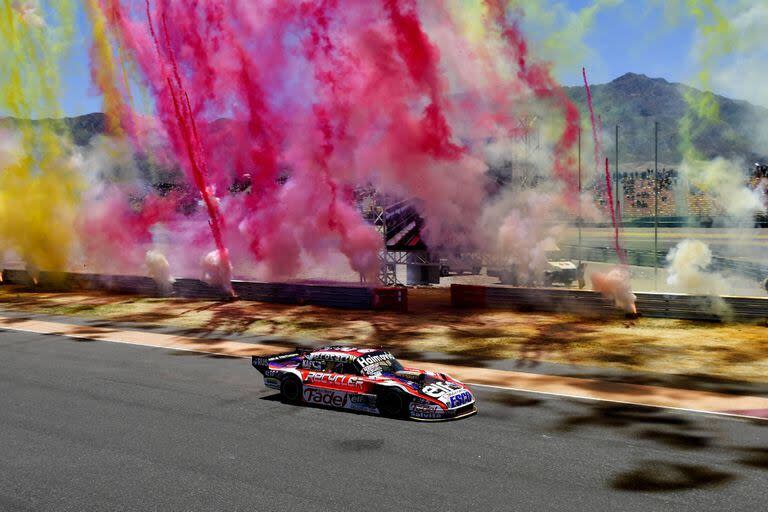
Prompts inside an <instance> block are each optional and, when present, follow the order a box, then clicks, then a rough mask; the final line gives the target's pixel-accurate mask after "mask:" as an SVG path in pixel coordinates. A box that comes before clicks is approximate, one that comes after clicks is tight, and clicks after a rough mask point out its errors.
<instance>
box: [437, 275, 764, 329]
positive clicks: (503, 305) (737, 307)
mask: <svg viewBox="0 0 768 512" xmlns="http://www.w3.org/2000/svg"><path fill="white" fill-rule="evenodd" d="M635 295H636V296H637V302H636V306H637V310H638V312H639V313H640V314H641V315H643V316H647V317H653V318H678V319H686V320H708V321H723V320H739V321H766V320H768V297H733V296H725V297H707V296H701V295H686V294H675V293H636V294H635ZM451 302H452V303H453V305H454V306H456V307H469V308H492V309H515V310H522V311H549V312H569V313H576V314H580V315H588V316H598V317H621V316H624V314H625V313H624V312H623V311H621V310H619V309H617V308H616V307H615V306H614V305H613V302H612V301H610V300H608V299H606V298H605V297H603V296H602V295H600V294H599V293H598V292H594V291H588V290H570V289H558V288H522V287H513V286H503V285H489V286H476V285H461V284H454V285H451Z"/></svg>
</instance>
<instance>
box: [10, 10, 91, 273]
mask: <svg viewBox="0 0 768 512" xmlns="http://www.w3.org/2000/svg"><path fill="white" fill-rule="evenodd" d="M74 23H75V20H74V6H73V3H72V2H69V1H50V2H47V3H46V9H45V10H43V9H42V7H41V6H40V5H39V3H38V2H36V1H23V2H21V1H12V0H0V111H2V112H3V114H10V115H11V116H12V117H15V118H17V119H18V120H19V121H18V123H17V126H16V127H12V128H11V129H10V130H6V131H4V132H2V133H1V134H0V137H5V138H6V140H5V141H4V142H5V143H6V145H8V144H9V143H10V144H11V146H12V147H11V149H10V150H9V151H7V152H6V153H7V154H6V156H5V158H3V159H2V161H0V176H2V186H0V248H2V249H10V250H12V251H14V252H16V253H17V254H18V255H19V256H20V257H22V258H23V259H24V260H25V262H26V263H27V265H29V266H30V267H32V268H39V269H44V270H45V269H53V270H55V269H62V268H64V267H65V266H66V264H67V260H68V256H69V252H70V250H71V246H72V242H73V240H74V231H73V224H74V219H75V214H76V208H77V205H78V201H79V194H80V190H81V183H80V179H79V178H78V176H77V174H76V172H75V170H74V169H73V168H72V166H71V164H70V162H69V155H68V144H67V139H66V135H65V133H64V129H65V127H64V126H63V125H61V124H60V123H58V124H57V123H55V122H28V121H27V120H29V119H32V118H41V117H51V118H59V117H61V110H60V109H59V107H58V101H57V98H58V91H59V84H60V82H59V73H58V70H59V67H58V63H59V59H60V57H61V56H62V55H63V53H64V52H65V51H66V49H67V48H68V42H69V41H70V40H71V36H72V33H71V30H72V27H73V26H74ZM15 130H18V131H17V132H16V131H15Z"/></svg>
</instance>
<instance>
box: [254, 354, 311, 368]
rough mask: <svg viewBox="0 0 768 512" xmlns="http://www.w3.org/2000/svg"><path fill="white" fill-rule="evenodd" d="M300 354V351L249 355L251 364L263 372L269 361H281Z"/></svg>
mask: <svg viewBox="0 0 768 512" xmlns="http://www.w3.org/2000/svg"><path fill="white" fill-rule="evenodd" d="M301 355H302V352H298V351H295V352H285V353H283V354H275V355H273V356H251V366H253V367H254V368H256V369H257V370H259V371H260V372H261V373H264V371H265V370H267V369H268V368H269V363H272V362H275V361H282V360H284V359H293V358H294V357H299V356H301Z"/></svg>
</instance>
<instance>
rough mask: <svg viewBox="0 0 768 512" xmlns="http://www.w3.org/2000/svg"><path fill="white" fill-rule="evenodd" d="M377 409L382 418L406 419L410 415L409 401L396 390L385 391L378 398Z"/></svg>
mask: <svg viewBox="0 0 768 512" xmlns="http://www.w3.org/2000/svg"><path fill="white" fill-rule="evenodd" d="M376 407H377V408H378V409H379V412H380V413H381V415H382V416H387V417H390V418H405V417H406V416H407V415H408V399H407V398H406V397H405V395H403V393H401V392H399V391H396V390H394V389H383V390H381V391H380V392H379V394H378V395H377V396H376Z"/></svg>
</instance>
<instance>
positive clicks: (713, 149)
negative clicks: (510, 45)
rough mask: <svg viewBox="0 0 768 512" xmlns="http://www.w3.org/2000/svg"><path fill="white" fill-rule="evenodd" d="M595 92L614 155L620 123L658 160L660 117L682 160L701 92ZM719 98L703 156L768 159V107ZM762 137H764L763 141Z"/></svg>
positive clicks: (93, 118)
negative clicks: (688, 121) (683, 138)
mask: <svg viewBox="0 0 768 512" xmlns="http://www.w3.org/2000/svg"><path fill="white" fill-rule="evenodd" d="M565 90H566V93H567V95H568V96H569V97H570V98H571V99H572V100H573V101H574V102H575V103H576V105H577V106H578V107H579V109H580V110H581V112H582V116H583V118H584V119H589V112H588V109H587V99H586V92H585V90H584V87H581V86H576V87H566V88H565ZM591 90H592V97H593V102H594V107H595V112H596V114H597V113H599V114H600V115H601V116H602V118H603V123H604V126H605V136H606V139H607V140H608V142H607V144H606V148H605V149H606V151H607V152H608V154H609V155H610V156H611V158H612V157H613V133H614V126H615V125H616V124H619V125H620V126H621V128H620V135H619V137H620V140H619V143H620V144H619V160H620V162H623V163H624V165H628V163H630V162H635V163H639V162H652V161H653V156H654V154H653V123H654V121H659V123H660V126H659V160H660V161H661V162H665V163H667V164H674V165H676V164H677V163H679V162H680V160H681V157H680V150H679V145H680V135H679V130H678V125H679V121H680V119H682V118H683V116H684V115H685V112H686V110H687V106H686V103H685V99H684V94H685V93H686V92H687V91H690V92H691V93H692V94H694V95H701V94H703V93H702V92H701V91H698V90H696V89H693V88H691V87H688V86H686V85H683V84H678V83H670V82H668V81H666V80H664V79H663V78H649V77H647V76H645V75H639V74H635V73H627V74H625V75H622V76H621V77H619V78H617V79H615V80H613V81H612V82H609V83H607V84H596V85H592V86H591ZM716 100H717V102H718V104H719V105H720V112H721V122H720V123H719V124H718V125H716V126H710V127H707V129H705V130H704V131H703V132H702V133H701V134H700V137H698V139H697V140H696V141H695V142H696V146H697V148H698V149H699V150H700V151H701V152H702V154H703V155H704V156H705V157H707V158H713V157H715V156H718V155H719V156H725V157H731V158H741V159H744V160H745V161H747V162H751V161H757V160H768V158H766V157H768V109H766V108H762V107H758V106H755V105H752V104H750V103H748V102H746V101H739V100H732V99H729V98H726V97H723V96H716ZM62 121H63V124H62ZM19 122H21V121H18V120H16V119H13V118H4V119H0V127H2V126H3V125H5V126H8V125H13V124H18V123H19ZM41 122H48V123H56V124H57V125H58V126H57V129H58V130H64V129H68V130H69V131H70V132H71V133H72V137H73V140H74V142H75V143H76V144H78V145H80V146H84V145H87V144H88V143H89V142H90V140H91V139H92V138H93V137H94V136H95V135H97V134H100V133H103V131H104V129H105V116H104V114H101V113H93V114H86V115H83V116H77V117H72V118H65V119H63V120H61V121H51V120H43V121H32V123H41ZM220 122H224V120H223V119H222V120H220ZM760 134H762V136H761V135H760ZM588 137H589V136H588ZM759 139H762V141H763V144H762V145H761V143H760V141H759ZM588 140H589V138H587V141H588Z"/></svg>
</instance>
